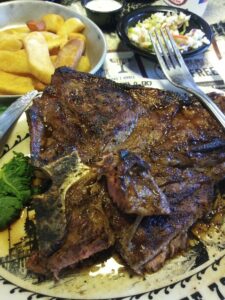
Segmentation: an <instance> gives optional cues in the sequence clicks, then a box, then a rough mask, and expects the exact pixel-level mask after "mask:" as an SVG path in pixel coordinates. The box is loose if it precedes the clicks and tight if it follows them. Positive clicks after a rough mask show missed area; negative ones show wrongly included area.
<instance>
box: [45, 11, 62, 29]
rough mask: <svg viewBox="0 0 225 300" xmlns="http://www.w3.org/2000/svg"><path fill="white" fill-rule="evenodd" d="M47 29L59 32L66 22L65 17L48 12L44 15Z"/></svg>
mask: <svg viewBox="0 0 225 300" xmlns="http://www.w3.org/2000/svg"><path fill="white" fill-rule="evenodd" d="M42 20H43V21H44V23H45V28H46V30H47V31H51V32H55V33H56V32H57V31H59V29H60V28H61V27H62V26H63V24H64V18H63V17H62V16H60V15H57V14H47V15H45V16H43V17H42Z"/></svg>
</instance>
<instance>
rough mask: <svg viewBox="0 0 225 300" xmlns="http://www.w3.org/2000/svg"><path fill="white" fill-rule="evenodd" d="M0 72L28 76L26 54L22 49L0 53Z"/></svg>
mask: <svg viewBox="0 0 225 300" xmlns="http://www.w3.org/2000/svg"><path fill="white" fill-rule="evenodd" d="M0 70H2V71H5V72H9V73H16V74H28V73H30V72H31V69H30V65H29V62H28V58H27V54H26V51H25V50H24V49H22V50H19V51H7V50H1V51H0Z"/></svg>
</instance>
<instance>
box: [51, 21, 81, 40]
mask: <svg viewBox="0 0 225 300" xmlns="http://www.w3.org/2000/svg"><path fill="white" fill-rule="evenodd" d="M84 28H85V25H84V23H83V22H81V20H79V19H78V18H69V19H67V20H66V21H65V22H64V24H63V25H62V26H61V27H60V28H59V30H58V31H57V34H58V35H60V36H67V37H68V36H69V34H70V33H72V32H81V31H82V30H83V29H84Z"/></svg>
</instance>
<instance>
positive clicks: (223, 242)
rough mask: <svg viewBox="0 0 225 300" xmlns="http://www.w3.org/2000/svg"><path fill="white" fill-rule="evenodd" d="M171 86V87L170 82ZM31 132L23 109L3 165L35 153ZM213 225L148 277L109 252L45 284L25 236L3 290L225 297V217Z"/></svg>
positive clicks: (2, 269) (0, 285) (5, 272)
mask: <svg viewBox="0 0 225 300" xmlns="http://www.w3.org/2000/svg"><path fill="white" fill-rule="evenodd" d="M160 86H164V88H165V81H163V82H160V81H159V82H158V84H157V87H158V88H160ZM167 88H168V89H170V90H171V86H170V85H169V84H168V83H167ZM172 89H173V88H172ZM208 91H209V90H208ZM211 91H215V90H211ZM27 133H28V127H27V122H26V115H25V114H23V115H22V116H21V118H20V119H19V121H18V122H17V124H16V126H15V127H14V129H13V131H12V132H11V134H10V136H9V138H8V141H7V145H6V146H5V154H4V156H3V157H2V159H1V160H0V166H1V165H2V164H3V163H4V162H6V161H7V160H9V159H10V158H11V157H12V155H13V151H18V152H23V153H24V154H26V155H28V154H29V137H28V135H27ZM210 231H211V232H210V234H206V235H205V236H204V238H203V240H202V242H201V243H200V244H199V246H198V247H199V249H197V248H192V249H190V250H188V251H187V252H185V253H184V254H183V255H179V256H177V257H175V258H173V259H171V260H169V261H168V262H167V263H166V264H165V265H164V267H163V268H162V269H161V270H159V271H158V272H156V273H154V274H149V275H146V276H145V277H140V276H132V277H130V275H129V274H128V273H127V272H126V271H125V270H124V268H123V267H122V265H121V262H120V263H119V264H118V263H116V262H115V261H114V260H113V259H112V258H109V259H108V260H107V261H106V263H105V265H100V264H98V265H96V266H95V267H93V268H91V269H89V270H87V269H86V270H81V271H79V272H78V271H74V272H71V273H69V274H67V275H66V276H65V277H63V278H61V280H60V281H59V282H53V281H46V282H43V283H39V284H37V282H36V280H35V279H34V278H31V277H30V276H27V274H26V268H25V267H24V260H25V259H24V258H22V257H23V255H26V253H25V252H23V251H22V252H20V255H21V258H20V259H18V251H19V250H20V249H21V248H20V246H21V245H22V243H25V242H26V240H23V241H21V242H20V243H19V244H18V245H17V247H15V248H14V249H13V251H15V250H17V254H16V253H15V252H13V251H11V255H10V256H9V257H8V259H7V260H8V262H6V263H5V265H3V260H2V259H1V258H0V294H1V297H2V299H4V300H36V299H39V298H40V299H43V300H47V299H48V300H53V299H54V300H56V299H59V298H64V299H95V300H97V299H118V298H119V299H120V300H125V299H126V300H135V299H139V300H147V299H151V300H191V299H202V300H219V299H224V298H225V276H224V274H225V223H224V224H223V226H221V227H220V230H219V231H218V230H216V228H211V229H210ZM10 234H11V235H12V231H9V232H8V235H9V236H10ZM1 245H2V241H1ZM1 247H2V246H1ZM22 248H23V247H22ZM0 251H1V249H0ZM1 277H2V279H1ZM3 278H4V279H3ZM44 295H48V296H44Z"/></svg>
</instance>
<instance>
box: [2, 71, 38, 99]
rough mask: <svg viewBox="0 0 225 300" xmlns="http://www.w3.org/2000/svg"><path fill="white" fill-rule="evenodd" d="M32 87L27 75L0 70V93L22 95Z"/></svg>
mask: <svg viewBox="0 0 225 300" xmlns="http://www.w3.org/2000/svg"><path fill="white" fill-rule="evenodd" d="M33 89H34V85H33V81H32V79H31V78H29V77H25V76H18V75H15V74H10V73H6V72H3V71H0V93H1V94H4V95H22V94H25V93H27V92H29V91H32V90H33Z"/></svg>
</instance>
